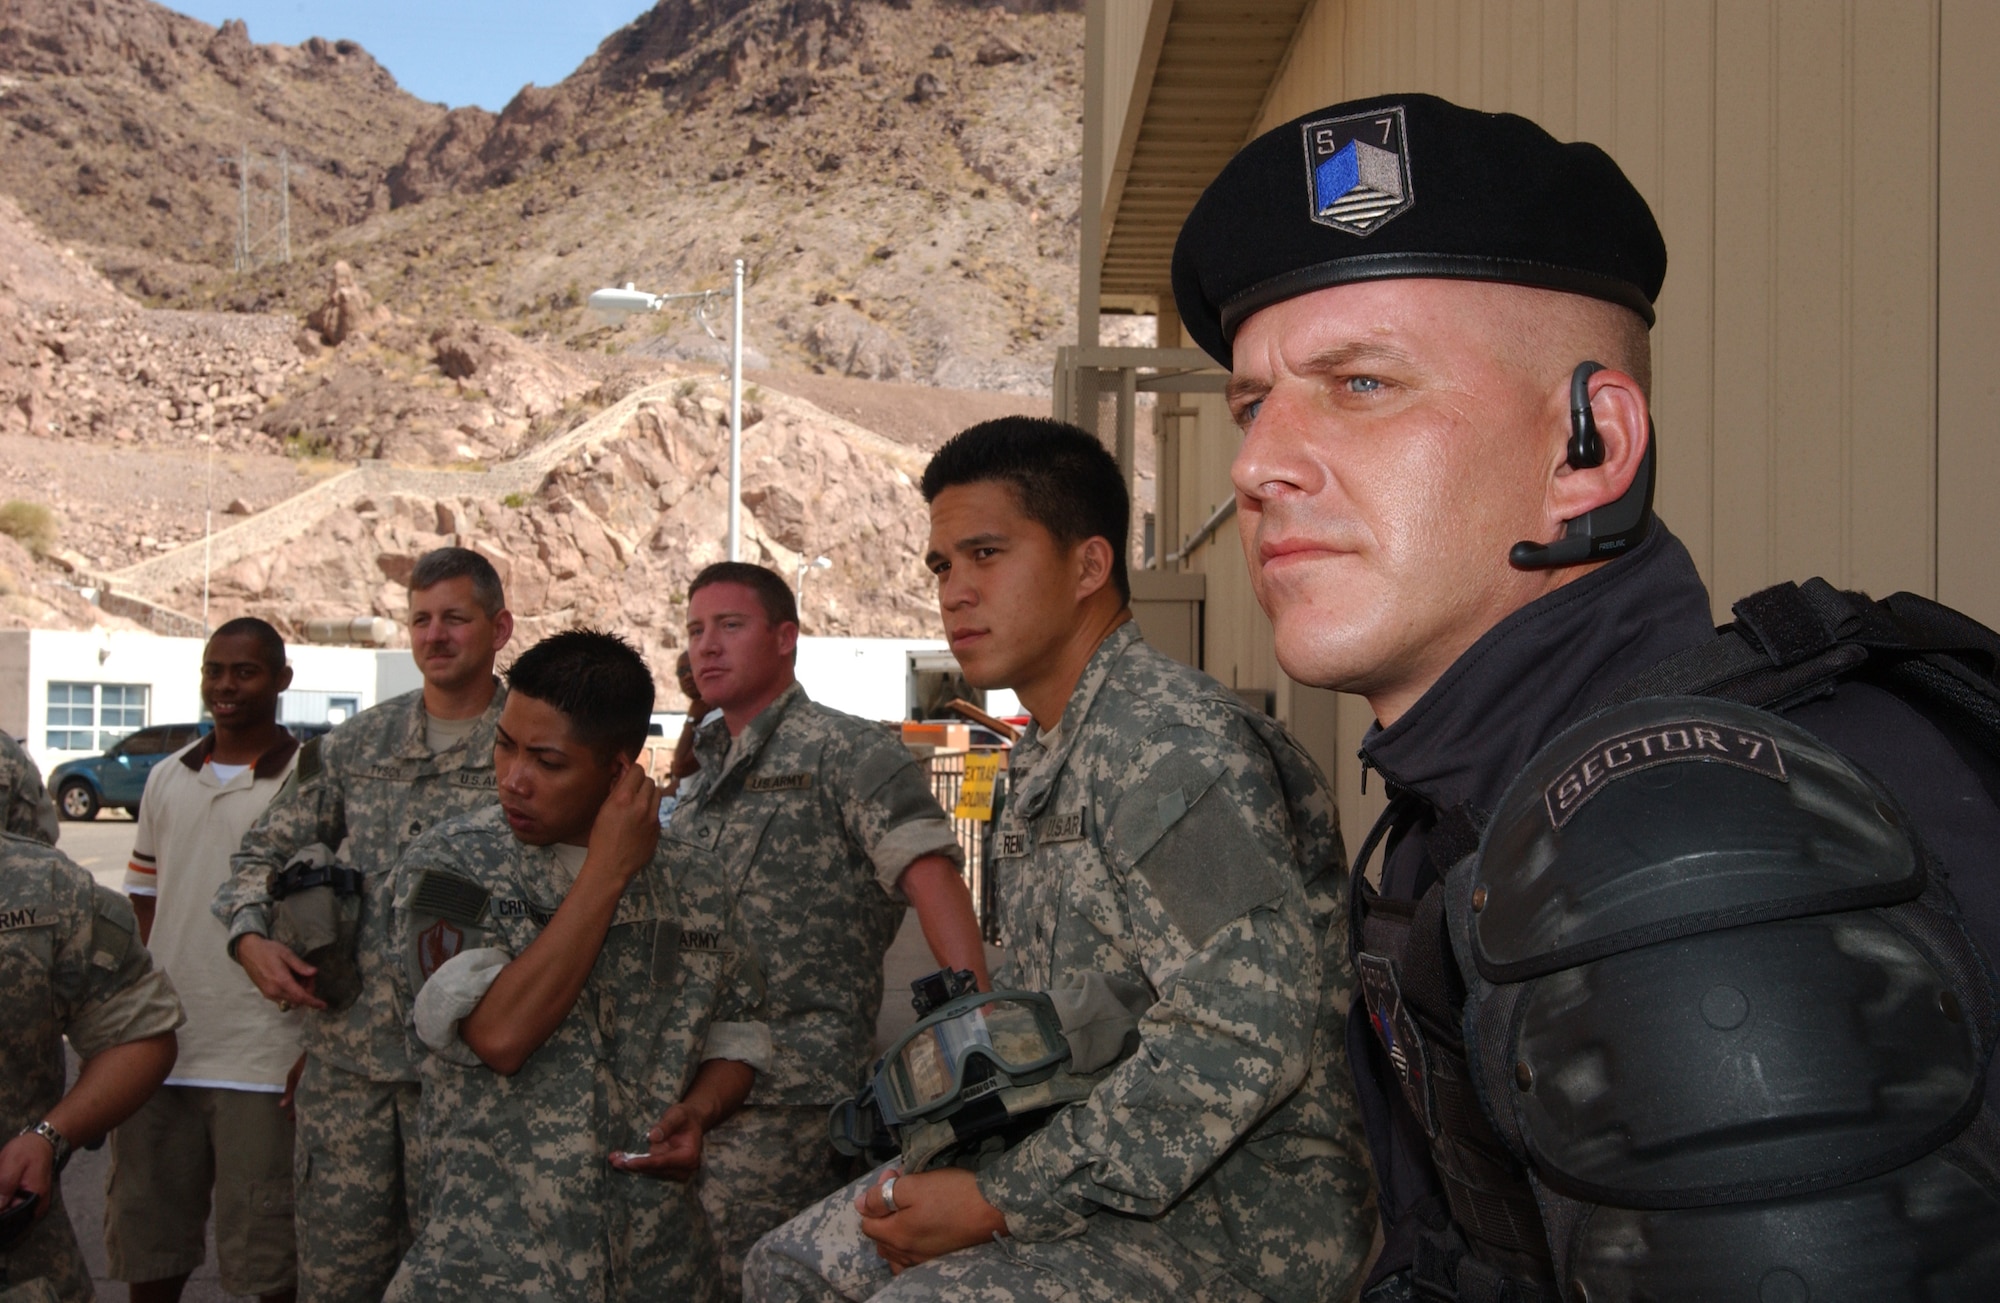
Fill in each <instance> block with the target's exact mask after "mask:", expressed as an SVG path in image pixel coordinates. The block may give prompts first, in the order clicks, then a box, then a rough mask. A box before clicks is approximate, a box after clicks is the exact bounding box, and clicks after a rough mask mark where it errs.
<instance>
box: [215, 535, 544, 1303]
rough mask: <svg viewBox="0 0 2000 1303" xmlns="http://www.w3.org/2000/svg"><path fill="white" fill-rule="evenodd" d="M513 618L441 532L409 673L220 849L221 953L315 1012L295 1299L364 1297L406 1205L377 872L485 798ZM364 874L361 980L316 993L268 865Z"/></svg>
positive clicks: (412, 1103)
mask: <svg viewBox="0 0 2000 1303" xmlns="http://www.w3.org/2000/svg"><path fill="white" fill-rule="evenodd" d="M512 630H513V617H512V616H511V615H510V614H509V613H508V612H507V610H506V609H505V607H504V605H503V601H502V594H501V591H500V580H499V577H498V575H496V574H495V573H494V571H493V567H492V566H491V565H490V564H488V563H487V561H486V560H485V559H484V558H483V557H481V556H479V555H478V554H477V553H474V552H470V551H467V550H465V549H462V548H440V549H438V550H437V551H434V552H428V553H426V554H425V555H424V556H423V557H421V558H419V560H418V562H417V566H416V569H415V570H414V572H413V573H412V576H411V586H410V642H411V654H412V656H414V657H415V658H416V661H417V666H418V669H419V670H421V671H422V673H423V676H424V686H423V688H422V689H420V690H418V691H416V692H411V693H407V694H405V695H403V696H400V697H397V698H394V699H393V700H390V701H386V702H383V703H382V704H380V705H378V706H376V707H374V708H373V709H370V710H366V711H363V712H362V713H361V714H359V715H357V716H355V717H354V718H353V719H352V720H349V721H348V722H347V723H345V724H343V725H341V726H340V727H339V728H337V729H335V730H334V731H333V732H331V733H329V734H327V735H326V736H325V737H322V738H319V739H316V740H315V741H312V742H309V743H307V744H306V745H305V746H304V747H302V748H301V749H300V751H299V759H298V767H297V769H296V770H295V772H294V773H293V775H292V778H291V779H290V780H289V781H288V782H287V783H286V785H285V786H284V787H283V788H282V789H280V791H279V792H278V794H277V796H276V797H274V798H273V799H272V801H271V804H270V806H269V807H268V808H267V809H266V810H265V812H264V813H263V815H262V816H260V817H259V819H258V821H257V822H256V824H254V825H253V826H252V827H251V829H250V831H249V833H248V834H246V835H245V837H244V839H243V845H242V847H241V849H240V850H239V851H238V852H237V853H236V854H235V855H234V856H232V857H231V859H230V866H231V877H230V879H229V881H227V882H225V883H223V885H222V887H221V889H220V890H219V891H217V893H216V897H215V905H214V911H215V915H216V917H217V918H219V919H221V920H222V921H223V924H224V925H225V926H226V927H227V928H228V929H229V947H230V953H231V954H232V955H234V956H235V958H236V959H237V961H238V962H239V963H241V964H242V965H243V967H244V969H245V971H246V972H247V973H249V975H250V978H251V980H252V981H253V982H255V983H256V984H257V987H258V989H259V990H261V991H263V993H264V994H265V995H266V996H267V997H268V998H270V999H272V1000H274V1001H276V1002H278V1004H279V1006H280V1007H281V1008H288V1007H291V1006H293V1005H303V1006H305V1007H307V1008H309V1009H312V1010H313V1011H314V1012H313V1013H311V1014H310V1015H308V1017H307V1018H306V1021H305V1023H304V1025H303V1027H302V1028H301V1032H300V1041H301V1044H302V1046H303V1048H304V1050H305V1055H304V1058H303V1059H302V1061H301V1062H302V1063H303V1068H304V1070H303V1073H302V1075H301V1076H300V1078H299V1083H298V1093H297V1099H296V1108H297V1116H298V1139H297V1150H296V1158H295V1162H294V1165H293V1171H294V1178H293V1179H294V1181H295V1183H296V1185H295V1189H296V1193H297V1215H298V1252H299V1297H300V1299H301V1300H303V1303H374V1300H376V1299H378V1298H380V1297H381V1294H382V1290H383V1287H384V1286H386V1285H387V1284H388V1282H389V1278H390V1276H391V1275H393V1274H394V1273H395V1270H396V1264H397V1262H398V1261H399V1260H401V1258H402V1256H403V1253H404V1251H405V1250H406V1249H408V1248H409V1245H410V1241H411V1238H412V1237H413V1236H414V1234H415V1232H416V1222H417V1216H418V1213H419V1211H420V1210H419V1207H418V1200H417V1198H416V1191H415V1189H414V1188H413V1184H412V1182H411V1180H410V1174H412V1173H415V1172H416V1171H418V1170H419V1165H418V1162H417V1153H416V1147H417V1143H418V1139H417V1125H416V1121H417V1102H418V1090H419V1087H418V1083H417V1070H416V1052H415V1048H414V1047H413V1046H412V1045H411V1043H410V1039H409V1035H408V1032H407V1030H406V1028H405V1025H404V1014H405V1011H404V1010H403V1009H402V1008H401V1007H400V1006H399V1005H398V1004H397V1002H396V998H395V989H394V986H393V984H392V982H391V978H390V973H391V967H392V964H393V963H394V956H393V953H392V952H391V950H390V949H389V941H388V921H389V906H390V903H391V899H392V898H391V895H390V870H391V869H393V868H394V867H395V865H396V861H397V859H398V858H400V857H401V855H402V853H403V851H404V850H405V849H407V848H408V847H409V846H410V844H411V843H412V842H414V841H416V839H417V838H418V837H419V836H421V835H422V834H423V833H424V831H425V830H426V829H428V828H430V827H431V826H432V825H434V824H437V823H441V822H443V821H444V820H446V819H448V818H450V817H451V816H453V815H455V814H459V813H464V812H467V811H471V810H476V809H479V808H481V807H483V806H486V805H489V804H491V803H492V800H493V724H494V720H495V719H497V718H498V717H499V714H500V706H501V702H502V700H503V698H504V695H505V694H504V693H503V692H501V690H500V685H499V683H498V681H497V680H495V679H494V677H493V660H494V657H495V655H496V654H497V653H498V652H499V650H500V648H501V647H502V646H504V645H505V643H506V641H507V638H508V636H509V634H510V633H511V632H512ZM314 845H320V846H324V847H327V848H329V849H337V850H339V851H340V853H341V858H342V860H343V861H344V862H345V863H346V864H348V865H349V866H351V867H352V868H354V869H355V870H357V871H359V872H360V873H362V874H363V875H365V880H366V887H365V889H364V895H363V898H362V901H361V918H360V929H359V946H358V952H357V954H356V957H355V958H356V961H357V965H358V969H359V976H360V991H359V994H358V995H356V996H355V997H354V998H353V1001H352V1003H351V1004H347V1005H346V1007H344V1008H329V1007H328V1006H327V1003H326V1001H324V1000H322V999H320V998H319V997H318V996H317V995H316V994H315V993H314V991H313V989H312V979H313V977H314V969H313V967H312V965H310V964H307V963H306V962H305V960H303V959H302V958H300V957H299V956H297V955H295V954H293V953H292V952H291V951H290V950H289V949H288V948H286V947H285V946H283V945H280V944H278V943H277V942H274V941H272V940H270V936H271V929H272V903H273V902H272V897H271V892H270V879H271V875H272V874H273V873H276V872H278V871H279V870H281V869H283V868H284V867H285V865H286V864H287V863H288V862H289V861H290V860H291V859H292V857H293V856H294V855H297V854H298V853H299V852H300V851H302V850H305V849H306V848H307V847H310V846H314Z"/></svg>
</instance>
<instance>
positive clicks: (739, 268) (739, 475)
mask: <svg viewBox="0 0 2000 1303" xmlns="http://www.w3.org/2000/svg"><path fill="white" fill-rule="evenodd" d="M730 297H731V298H733V299H734V300H735V303H734V304H733V305H732V307H733V310H734V315H735V318H736V320H735V324H734V325H733V326H732V327H731V328H730V331H729V559H730V560H731V561H741V560H742V559H743V558H742V555H741V553H742V550H743V532H742V527H741V526H742V521H741V515H742V511H743V260H742V259H741V258H738V259H737V260H736V287H735V289H734V291H733V292H732V293H731V295H730Z"/></svg>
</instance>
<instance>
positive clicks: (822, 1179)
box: [695, 1104, 847, 1298]
mask: <svg viewBox="0 0 2000 1303" xmlns="http://www.w3.org/2000/svg"><path fill="white" fill-rule="evenodd" d="M826 1114H827V1110H826V1109H825V1108H822V1107H820V1106H819V1105H816V1104H808V1105H802V1106H793V1105H784V1104H770V1105H759V1106H757V1107H754V1108H746V1109H744V1110H743V1111H742V1112H740V1113H738V1114H737V1115H736V1116H735V1117H733V1118H731V1119H729V1121H727V1122H725V1123H723V1124H722V1125H721V1126H719V1127H717V1128H716V1129H715V1130H713V1131H711V1132H709V1133H708V1134H707V1135H706V1136H704V1137H702V1142H701V1173H700V1175H698V1176H697V1177H696V1178H695V1193H696V1194H697V1195H698V1196H699V1197H700V1199H701V1206H702V1211H704V1212H705V1213H707V1214H708V1225H709V1229H710V1230H711V1231H713V1232H714V1235H715V1244H716V1255H717V1258H718V1259H719V1261H720V1262H721V1264H722V1279H723V1283H724V1285H725V1286H726V1287H727V1289H728V1291H729V1297H731V1298H735V1297H736V1296H737V1292H738V1290H739V1288H740V1284H741V1281H742V1278H743V1255H744V1254H746V1253H748V1252H749V1251H750V1246H751V1245H753V1244H755V1243H756V1242H757V1241H758V1240H759V1239H762V1238H763V1236H764V1234H765V1232H767V1231H769V1230H771V1229H773V1228H774V1227H778V1226H782V1225H784V1224H785V1223H786V1222H788V1221H790V1220H791V1219H792V1217H793V1216H794V1215H796V1214H797V1213H798V1211H799V1210H800V1209H801V1208H804V1207H806V1206H807V1205H809V1204H811V1203H813V1202H814V1201H815V1200H817V1199H819V1198H820V1197H821V1196H822V1195H825V1194H828V1193H830V1192H831V1191H834V1190H837V1189H839V1188H840V1185H841V1182H843V1181H845V1180H846V1179H847V1164H846V1160H844V1159H842V1158H841V1157H840V1156H839V1155H838V1154H836V1153H835V1152H834V1150H833V1146H832V1145H831V1144H830V1143H828V1141H827V1138H826Z"/></svg>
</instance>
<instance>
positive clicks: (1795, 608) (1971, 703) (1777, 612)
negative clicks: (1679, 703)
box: [1612, 579, 2000, 788]
mask: <svg viewBox="0 0 2000 1303" xmlns="http://www.w3.org/2000/svg"><path fill="white" fill-rule="evenodd" d="M1730 611H1731V613H1732V614H1733V615H1734V616H1735V617H1736V619H1735V621H1734V622H1733V623H1731V624H1726V625H1724V626H1722V628H1720V629H1718V630H1717V631H1716V637H1715V639H1714V641H1712V642H1707V643H1703V644H1702V645H1700V646H1698V647H1693V648H1690V649H1689V650H1687V651H1684V652H1682V653H1680V654H1679V655H1677V656H1671V657H1669V658H1668V659H1666V660H1664V661H1661V662H1660V663H1659V664H1657V665H1654V666H1652V667H1651V668H1650V669H1647V670H1646V671H1644V672H1643V673H1641V674H1640V675H1639V676H1638V677H1637V678H1635V679H1633V680H1632V681H1631V682H1629V683H1627V684H1626V685H1625V686H1624V687H1623V688H1621V689H1620V690H1619V691H1618V693H1617V695H1616V696H1615V697H1614V698H1613V699H1612V700H1613V702H1624V701H1633V700H1637V699H1638V698H1640V697H1656V696H1669V695H1671V696H1704V697H1721V698H1723V699H1725V700H1728V701H1739V702H1742V703H1743V704H1745V705H1748V706H1757V707H1760V708H1762V709H1765V710H1772V711H1779V712H1782V711H1785V710H1787V709H1789V708H1791V707H1793V706H1798V705H1802V704H1804V703H1805V702H1808V701H1811V700H1813V699H1814V698H1816V697H1822V696H1826V695H1828V694H1830V693H1831V692H1832V691H1833V689H1834V687H1835V685H1836V684H1838V683H1839V682H1841V681H1842V680H1850V679H1851V680H1859V681H1862V682H1866V683H1873V684H1875V685H1876V686H1878V687H1881V688H1883V689H1885V690H1886V691H1889V692H1892V693H1894V694H1895V695H1896V696H1897V697H1899V698H1901V699H1902V700H1903V701H1904V702H1905V703H1907V704H1908V705H1909V706H1911V707H1912V708H1913V709H1915V710H1916V711H1917V712H1918V713H1920V714H1922V715H1923V716H1924V717H1925V718H1926V719H1928V720H1930V721H1931V723H1933V724H1935V725H1936V726H1937V727H1938V728H1939V730H1940V731H1941V732H1943V733H1944V735H1945V736H1946V737H1947V738H1948V739H1950V740H1951V742H1952V744H1953V746H1954V747H1955V748H1956V749H1957V750H1958V751H1959V752H1960V753H1961V754H1962V755H1963V756H1964V757H1965V759H1966V761H1967V762H1968V763H1969V764H1970V765H1971V766H1972V767H1973V769H1974V770H1975V772H1977V773H1978V774H1980V776H1981V777H1982V778H1984V779H1986V780H1987V782H1988V786H1989V788H1991V787H1994V786H1995V785H1996V783H2000V633H1995V632H1994V631H1993V630H1991V629H1989V628H1987V627H1986V626H1985V625H1983V624H1981V623H1979V622H1978V621H1977V620H1974V619H1972V618H1971V617H1970V616H1967V615H1964V614H1961V613H1960V612H1958V611H1954V610H1953V609H1951V608H1950V607H1949V606H1944V605H1941V604H1939V603H1937V602H1933V601H1931V600H1930V599H1929V598H1927V597H1919V596H1917V595H1916V594H1915V593H1895V594H1892V595H1891V596H1889V597H1885V598H1883V599H1882V600H1880V601H1875V600H1872V599H1871V598H1869V597H1868V596H1867V595H1866V594H1864V593H1850V592H1842V591H1841V590H1840V589H1838V588H1835V587H1834V586H1833V585H1832V584H1829V583H1827V582H1826V581H1825V580H1824V579H1808V580H1807V581H1806V582H1805V583H1803V584H1795V583H1790V582H1787V583H1782V584H1777V585H1774V586H1773V587H1770V588H1766V589H1764V590H1763V591H1762V592H1757V593H1752V594H1751V595H1750V596H1748V597H1746V598H1744V599H1743V600H1742V601H1740V602H1738V603H1736V604H1735V605H1734V606H1733V607H1731V608H1730Z"/></svg>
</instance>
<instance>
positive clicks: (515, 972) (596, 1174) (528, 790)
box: [388, 629, 770, 1303]
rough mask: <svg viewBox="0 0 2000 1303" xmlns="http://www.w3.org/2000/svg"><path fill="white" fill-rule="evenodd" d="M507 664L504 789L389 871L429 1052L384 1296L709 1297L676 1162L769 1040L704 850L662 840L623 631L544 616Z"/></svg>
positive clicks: (716, 1117)
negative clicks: (413, 1198) (420, 1195)
mask: <svg viewBox="0 0 2000 1303" xmlns="http://www.w3.org/2000/svg"><path fill="white" fill-rule="evenodd" d="M507 684H508V688H509V693H508V696H507V701H506V705H505V707H504V708H503V709H502V711H501V715H500V719H499V721H498V723H497V724H496V725H495V732H494V737H495V757H494V762H495V776H496V780H497V782H496V788H497V791H498V793H499V803H498V804H497V805H496V806H489V807H487V808H486V809H483V810H480V811H477V812H475V813H472V814H467V815H462V816H460V817H458V818H456V819H452V820H449V821H447V822H445V823H442V824H440V825H438V826H436V827H434V828H433V829H432V830H431V831H430V832H428V833H426V834H425V835H424V836H423V837H421V838H419V839H418V841H417V842H416V844H415V845H413V846H412V847H411V848H410V850H409V852H408V853H407V854H406V855H405V856H404V858H403V861H402V863H401V864H400V865H399V866H398V867H397V869H396V872H395V875H394V876H395V884H396V885H395V896H396V905H395V914H394V922H393V925H392V928H391V935H392V944H393V946H394V948H395V950H396V952H397V953H398V955H399V956H400V962H399V963H398V964H397V966H396V968H395V970H394V973H395V981H396V983H397V987H398V990H399V991H400V993H401V997H402V999H401V1003H402V1005H403V1007H405V1008H407V1009H409V1010H410V1015H411V1023H412V1026H413V1028H414V1030H415V1032H416V1034H417V1036H418V1038H419V1039H420V1040H422V1041H423V1042H424V1044H425V1045H426V1046H427V1047H428V1049H429V1050H430V1051H431V1053H430V1054H428V1055H427V1056H426V1057H425V1058H424V1060H423V1063H422V1072H423V1080H424V1100H423V1125H424V1131H425V1137H426V1144H427V1146H428V1166H427V1185H426V1195H427V1199H428V1211H427V1217H426V1221H425V1225H424V1227H423V1230H422V1231H421V1232H420V1234H419V1235H418V1238H417V1241H416V1244H415V1245H414V1246H413V1247H412V1248H411V1250H410V1252H409V1254H408V1256H406V1257H405V1258H404V1259H403V1263H402V1266H401V1268H400V1269H399V1270H398V1271H397V1273H396V1278H395V1280H394V1281H393V1282H392V1284H391V1285H390V1287H389V1292H388V1297H389V1298H391V1299H395V1300H398V1301H399V1303H401V1301H403V1300H408V1301H409V1303H420V1301H421V1303H429V1301H430V1300H434V1299H443V1300H465V1301H466V1303H489V1301H490V1300H494V1299H515V1298H534V1299H548V1300H560V1299H575V1300H582V1301H590V1303H597V1301H599V1300H605V1301H608V1300H626V1299H640V1298H673V1299H691V1300H704V1299H713V1298H717V1297H719V1296H720V1294H721V1288H722V1281H721V1277H720V1276H719V1274H718V1273H717V1271H716V1266H715V1257H714V1250H713V1246H712V1243H711V1241H710V1239H709V1235H708V1231H707V1228H706V1226H705V1224H704V1223H703V1220H702V1215H701V1209H700V1205H699V1204H698V1203H697V1202H696V1200H695V1198H694V1196H693V1194H692V1192H691V1191H690V1190H689V1189H688V1187H687V1185H686V1179H687V1176H688V1175H689V1174H690V1173H691V1172H692V1170H693V1169H694V1167H695V1165H696V1164H697V1163H698V1162H699V1161H700V1157H701V1151H702V1140H703V1136H704V1134H705V1133H706V1132H708V1131H710V1130H711V1129H712V1128H714V1127H715V1126H716V1125H717V1124H718V1123H719V1122H721V1121H722V1120H723V1119H724V1118H726V1117H727V1116H728V1115H729V1114H730V1113H731V1112H732V1111H733V1110H734V1109H735V1108H736V1107H737V1106H738V1105H739V1104H741V1102H742V1100H743V1097H744V1095H745V1094H747V1093H748V1091H749V1089H750V1084H751V1081H752V1080H753V1079H754V1075H755V1070H756V1067H757V1065H759V1064H761V1063H763V1062H765V1061H766V1060H767V1058H768V1051H769V1045H770V1037H769V1034H768V1033H767V1032H766V1031H765V1029H764V1027H763V1025H762V1024H761V1023H757V1022H754V1021H751V1019H752V1018H754V1015H755V1010H754V1008H753V1004H754V1000H755V996H754V994H752V992H751V986H752V981H751V975H750V973H749V972H748V971H747V968H748V962H749V961H748V959H747V957H746V956H745V955H744V954H743V953H742V951H741V949H740V947H739V944H738V941H737V938H736V936H735V934H734V932H733V929H732V919H731V914H732V907H731V901H730V899H729V893H728V891H727V890H726V888H725V885H724V883H723V880H722V877H721V874H720V872H719V869H718V864H717V861H716V859H715V857H714V856H713V855H712V854H707V853H697V852H692V851H690V850H688V849H687V848H685V847H677V848H672V849H671V850H670V849H668V848H664V847H662V846H661V844H660V827H659V816H658V813H657V811H658V808H659V790H658V788H657V787H655V786H654V784H653V783H652V781H651V780H650V779H648V778H647V776H646V772H645V770H644V768H643V767H641V766H640V765H638V764H636V763H635V760H636V758H637V756H638V754H639V751H640V749H641V748H642V747H643V746H644V744H645V740H646V726H647V721H648V717H649V715H650V712H651V710H652V704H653V682H652V676H651V675H650V674H649V673H648V671H647V669H646V666H645V662H644V661H642V660H641V659H640V657H639V654H638V653H637V652H636V651H634V650H633V649H632V647H631V646H630V645H629V644H628V643H626V642H624V641H623V640H622V639H619V638H617V637H614V636H612V635H610V634H604V633H596V632H592V631H589V630H580V629H577V630H570V631H569V632H566V633H559V634H556V635H554V636H553V637H550V638H547V639H545V640H543V641H542V642H540V643H537V644H536V645H535V646H534V647H531V648H530V649H528V651H526V652H524V653H522V655H521V658H520V659H519V660H517V661H516V662H515V663H514V665H513V666H512V667H511V668H510V669H509V670H508V671H507ZM659 1178H674V1179H672V1180H664V1179H659Z"/></svg>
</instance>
